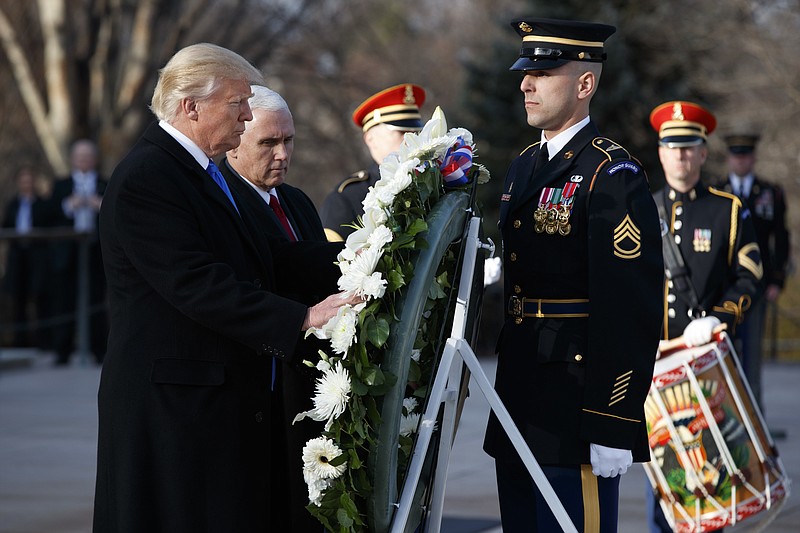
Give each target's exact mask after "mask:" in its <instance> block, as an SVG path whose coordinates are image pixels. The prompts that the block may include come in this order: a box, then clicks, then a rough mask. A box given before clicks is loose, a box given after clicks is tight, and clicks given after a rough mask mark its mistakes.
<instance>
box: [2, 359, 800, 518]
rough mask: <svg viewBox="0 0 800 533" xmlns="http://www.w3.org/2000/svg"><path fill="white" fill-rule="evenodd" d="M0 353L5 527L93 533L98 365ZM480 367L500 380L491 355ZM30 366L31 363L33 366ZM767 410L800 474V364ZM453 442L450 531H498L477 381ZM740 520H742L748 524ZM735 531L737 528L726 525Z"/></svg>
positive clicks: (774, 382)
mask: <svg viewBox="0 0 800 533" xmlns="http://www.w3.org/2000/svg"><path fill="white" fill-rule="evenodd" d="M16 355H19V352H15V353H10V352H9V351H8V350H6V351H3V352H0V363H2V364H0V533H86V532H88V531H89V530H90V524H91V508H92V498H93V490H94V471H95V464H94V459H95V446H96V437H97V428H96V403H95V400H96V393H97V384H98V378H99V374H100V372H99V369H98V368H96V367H94V366H91V365H89V364H80V362H78V361H76V362H75V363H74V364H73V365H72V366H71V367H69V368H53V367H51V365H50V361H51V359H50V357H48V356H42V355H32V356H30V357H28V358H22V359H19V360H20V361H21V362H22V364H19V365H14V364H12V363H9V361H14V360H17V359H16V357H15V356H16ZM481 362H482V364H483V366H484V369H485V371H486V373H487V375H488V376H489V378H490V380H493V374H494V359H492V358H486V359H483V360H482V361H481ZM26 363H29V364H26ZM764 383H765V410H766V418H767V423H768V425H769V426H770V428H771V429H772V430H773V431H776V430H782V431H785V432H786V435H787V436H786V438H784V439H781V440H778V441H776V444H777V446H778V449H779V450H780V451H781V454H782V458H783V461H784V465H785V467H786V470H787V472H788V473H789V476H790V477H792V478H793V479H795V480H800V416H798V409H797V406H798V401H799V400H800V395H798V392H797V391H798V387H799V386H800V364H781V363H771V364H768V365H767V366H766V367H765V369H764ZM472 390H473V393H472V396H471V397H470V398H469V399H468V400H467V403H466V405H465V411H464V415H463V417H462V423H461V427H460V428H459V432H458V436H457V438H456V442H455V448H454V450H453V454H452V460H451V463H450V468H449V472H448V478H447V479H448V482H447V492H446V494H447V496H446V498H445V512H444V514H445V520H444V522H443V525H442V531H443V532H445V533H473V532H474V533H478V532H483V533H497V532H500V531H501V529H500V527H499V519H498V517H499V510H498V506H497V497H496V492H495V480H494V469H493V466H492V462H491V461H490V460H489V458H488V457H487V456H486V455H485V454H484V453H483V452H482V451H481V442H482V439H483V430H484V427H485V424H486V419H487V416H488V411H489V408H488V404H487V403H486V401H485V400H484V399H483V397H482V396H481V395H480V393H479V392H478V391H477V387H474V386H473V387H472ZM645 483H646V481H645V476H644V472H643V470H642V468H641V467H634V468H633V469H632V470H631V471H629V473H628V474H627V475H625V476H624V477H623V481H622V488H621V500H622V501H621V509H620V528H619V531H620V533H642V532H644V531H646V529H645V525H644V524H645V506H644V501H645V500H644V488H645ZM745 524H746V522H745V523H743V525H745ZM798 524H800V495H799V494H798V491H797V490H796V491H795V492H794V493H793V494H792V495H791V496H790V498H789V500H788V501H787V503H786V505H785V506H784V508H783V510H782V511H781V513H780V514H779V515H778V516H777V518H776V520H775V522H773V524H771V525H770V527H769V528H768V529H767V531H769V532H770V533H788V532H797V531H800V526H798ZM729 531H733V530H731V529H729Z"/></svg>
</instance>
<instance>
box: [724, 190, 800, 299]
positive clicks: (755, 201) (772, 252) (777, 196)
mask: <svg viewBox="0 0 800 533" xmlns="http://www.w3.org/2000/svg"><path fill="white" fill-rule="evenodd" d="M717 188H719V189H721V190H723V191H725V192H728V193H733V186H732V185H731V182H730V180H729V179H726V180H725V181H723V182H721V183H720V184H719V186H718V187H717ZM742 203H743V204H744V207H746V208H747V210H748V211H750V215H751V216H752V219H753V227H754V228H755V231H756V240H757V242H758V248H759V250H760V251H761V261H762V262H763V264H764V285H765V286H766V285H777V286H779V287H783V285H784V283H785V282H786V270H787V268H788V266H789V230H788V229H787V228H786V197H785V196H784V194H783V189H782V188H781V187H779V186H778V185H774V184H772V183H769V182H768V181H764V180H762V179H760V178H759V177H758V176H756V177H755V179H754V180H753V186H752V187H751V188H750V196H748V197H747V198H745V199H743V200H742Z"/></svg>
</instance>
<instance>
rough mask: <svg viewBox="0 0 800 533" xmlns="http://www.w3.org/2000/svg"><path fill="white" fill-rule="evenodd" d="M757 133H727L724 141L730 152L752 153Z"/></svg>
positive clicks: (756, 141)
mask: <svg viewBox="0 0 800 533" xmlns="http://www.w3.org/2000/svg"><path fill="white" fill-rule="evenodd" d="M758 139H759V136H758V135H749V134H748V135H728V136H727V137H725V143H726V144H727V145H728V151H729V152H730V153H732V154H752V153H753V152H755V150H756V143H758Z"/></svg>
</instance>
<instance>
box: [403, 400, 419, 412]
mask: <svg viewBox="0 0 800 533" xmlns="http://www.w3.org/2000/svg"><path fill="white" fill-rule="evenodd" d="M418 404H419V402H418V401H417V399H416V398H414V397H413V396H411V397H410V398H404V399H403V409H405V410H406V413H408V414H411V413H413V412H414V411H415V410H416V409H417V405H418Z"/></svg>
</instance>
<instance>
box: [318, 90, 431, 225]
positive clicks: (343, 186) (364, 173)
mask: <svg viewBox="0 0 800 533" xmlns="http://www.w3.org/2000/svg"><path fill="white" fill-rule="evenodd" d="M424 103H425V90H424V89H423V88H422V87H420V86H419V85H414V84H411V83H403V84H400V85H395V86H393V87H389V88H388V89H384V90H382V91H380V92H378V93H376V94H373V95H372V96H370V97H369V98H367V99H366V100H364V101H363V102H362V103H361V104H360V105H359V106H358V107H357V108H356V110H355V111H353V122H354V123H355V125H356V126H357V127H359V128H361V129H362V131H363V132H364V143H365V144H366V145H367V148H368V149H369V153H370V156H372V159H373V163H372V165H370V167H369V168H368V169H366V170H359V171H358V172H355V173H353V174H351V175H350V176H348V177H347V179H345V180H344V181H342V182H341V183H339V184H338V185H337V186H336V188H335V189H334V190H333V191H332V192H331V193H330V194H329V195H328V196H327V197H326V198H325V202H324V203H323V205H322V211H321V213H320V216H321V217H322V224H323V226H325V233H326V235H327V236H328V240H329V241H342V240H346V239H347V236H348V235H350V234H351V233H352V232H353V231H354V229H353V228H352V227H350V226H351V225H352V224H353V222H354V221H355V220H356V219H357V218H358V217H359V216H360V215H361V214H362V213H363V212H364V208H363V206H362V205H361V202H362V201H363V200H364V197H365V196H366V195H367V191H368V190H369V188H370V187H372V186H373V185H375V183H376V182H377V181H378V180H379V179H380V178H381V175H380V171H379V165H380V164H381V162H382V161H383V158H384V157H386V156H387V155H389V154H390V153H392V152H395V151H397V150H398V149H399V148H400V144H401V143H402V142H403V135H405V133H406V132H409V131H419V130H421V129H422V116H421V115H420V107H422V104H424Z"/></svg>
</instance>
